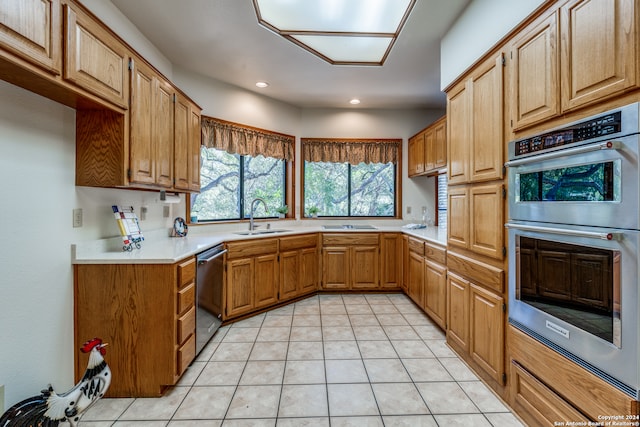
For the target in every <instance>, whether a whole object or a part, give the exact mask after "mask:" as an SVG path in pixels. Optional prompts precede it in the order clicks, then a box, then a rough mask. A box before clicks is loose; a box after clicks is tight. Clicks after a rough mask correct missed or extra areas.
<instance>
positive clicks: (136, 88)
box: [129, 60, 156, 184]
mask: <svg viewBox="0 0 640 427" xmlns="http://www.w3.org/2000/svg"><path fill="white" fill-rule="evenodd" d="M132 64H133V65H132V67H131V109H130V120H131V133H130V142H129V156H130V160H129V168H130V171H129V181H130V182H132V183H141V184H154V183H155V167H156V164H155V161H154V160H155V156H154V142H153V134H154V129H153V112H154V106H155V93H156V76H155V72H154V71H153V69H152V68H151V67H149V66H147V65H146V64H145V63H144V62H142V61H135V60H132Z"/></svg>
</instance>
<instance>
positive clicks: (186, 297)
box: [177, 283, 196, 314]
mask: <svg viewBox="0 0 640 427" xmlns="http://www.w3.org/2000/svg"><path fill="white" fill-rule="evenodd" d="M195 297H196V285H195V283H191V285H189V286H187V287H185V288H183V289H180V290H179V291H178V313H177V314H182V313H184V312H185V311H187V310H188V309H190V308H191V307H193V305H194V303H195Z"/></svg>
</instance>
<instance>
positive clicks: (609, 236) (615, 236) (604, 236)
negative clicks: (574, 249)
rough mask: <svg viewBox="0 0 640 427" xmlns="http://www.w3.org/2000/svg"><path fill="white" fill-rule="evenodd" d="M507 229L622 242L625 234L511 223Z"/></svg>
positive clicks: (506, 225)
mask: <svg viewBox="0 0 640 427" xmlns="http://www.w3.org/2000/svg"><path fill="white" fill-rule="evenodd" d="M504 226H505V227H506V228H513V229H516V230H522V231H534V232H538V233H550V234H561V235H563V236H574V237H587V238H590V239H600V240H621V239H622V236H623V233H598V232H595V231H580V230H569V229H566V228H551V227H540V226H537V225H522V224H514V223H512V222H509V223H507V224H505V225H504Z"/></svg>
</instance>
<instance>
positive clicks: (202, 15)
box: [112, 0, 471, 109]
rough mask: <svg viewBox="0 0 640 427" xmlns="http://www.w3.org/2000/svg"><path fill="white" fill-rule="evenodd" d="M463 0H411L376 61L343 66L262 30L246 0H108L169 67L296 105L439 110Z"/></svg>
mask: <svg viewBox="0 0 640 427" xmlns="http://www.w3.org/2000/svg"><path fill="white" fill-rule="evenodd" d="M298 1H308V0H298ZM470 1H471V0H418V1H417V2H416V4H415V6H414V8H413V11H412V12H411V14H410V16H409V18H408V19H407V21H406V23H405V26H404V28H403V29H402V32H401V33H400V35H399V37H398V40H397V41H396V42H395V44H394V46H393V48H392V50H391V53H390V54H389V56H388V57H387V59H386V61H385V63H384V65H383V66H347V65H331V64H329V63H327V62H325V61H323V60H322V59H320V58H318V57H317V56H315V55H313V54H311V53H309V52H307V51H306V50H304V49H302V48H301V47H299V46H297V45H295V44H294V43H292V42H290V41H287V40H285V39H284V38H282V37H281V36H278V35H276V34H275V33H273V32H271V31H270V30H268V29H266V28H264V27H262V26H261V25H260V24H259V23H258V19H257V16H256V13H255V10H254V8H253V2H252V0H180V1H177V0H134V1H132V0H112V2H113V4H115V6H116V7H117V8H118V9H120V11H122V13H123V14H124V15H125V16H127V18H128V19H129V20H130V21H131V22H132V23H133V24H134V25H135V26H136V27H137V28H138V29H139V30H140V31H141V32H142V33H143V34H144V35H145V36H146V37H147V38H148V39H149V40H150V41H151V42H152V43H153V44H154V45H155V46H156V47H157V48H158V49H159V50H160V51H161V52H162V53H163V54H164V55H165V56H166V57H167V58H168V59H169V60H170V61H171V62H172V63H173V64H174V66H177V67H180V68H184V69H187V70H190V71H193V72H196V73H198V74H202V75H204V76H209V77H211V78H214V79H216V80H220V81H222V82H225V83H228V84H232V85H235V86H238V87H241V88H244V89H247V90H250V91H253V92H256V93H260V94H262V95H265V96H268V97H271V98H274V99H277V100H280V101H283V102H286V103H288V104H291V105H294V106H298V107H300V108H390V109H394V108H444V107H445V95H444V94H443V93H442V92H441V91H440V40H441V38H442V36H443V35H444V34H445V33H446V32H447V30H448V29H449V27H450V26H451V25H452V24H453V22H454V21H455V20H456V18H457V17H458V16H459V15H460V13H461V12H462V10H464V8H465V7H466V6H467V5H468V4H469V3H470ZM258 81H266V82H268V83H269V86H268V87H267V88H264V89H259V88H257V87H256V86H255V83H256V82H258ZM352 98H359V99H360V100H361V101H362V103H361V104H360V105H358V106H356V107H353V106H351V105H350V104H349V100H350V99H352Z"/></svg>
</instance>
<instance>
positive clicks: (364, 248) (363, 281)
mask: <svg viewBox="0 0 640 427" xmlns="http://www.w3.org/2000/svg"><path fill="white" fill-rule="evenodd" d="M379 256H380V245H379V240H378V234H376V233H327V234H324V235H323V236H322V283H321V284H322V289H327V290H350V289H378V288H379V287H380V267H379V265H380V263H379Z"/></svg>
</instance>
